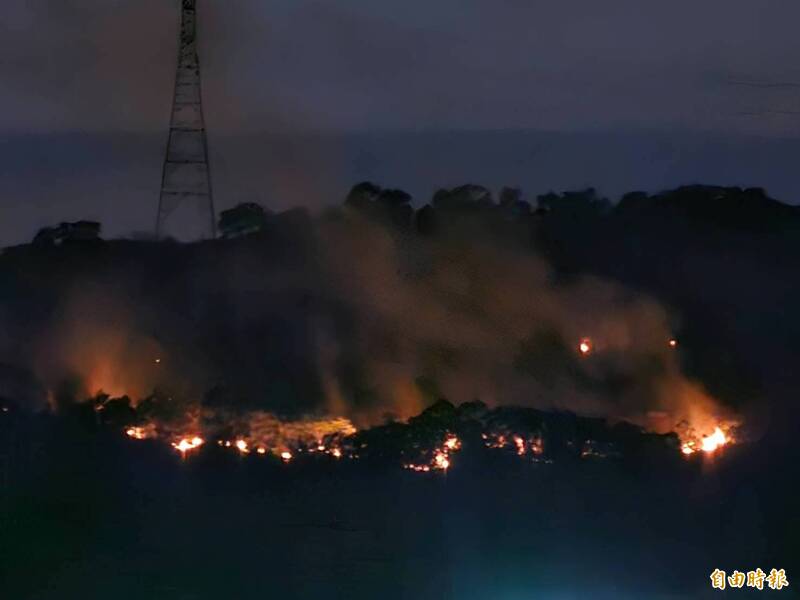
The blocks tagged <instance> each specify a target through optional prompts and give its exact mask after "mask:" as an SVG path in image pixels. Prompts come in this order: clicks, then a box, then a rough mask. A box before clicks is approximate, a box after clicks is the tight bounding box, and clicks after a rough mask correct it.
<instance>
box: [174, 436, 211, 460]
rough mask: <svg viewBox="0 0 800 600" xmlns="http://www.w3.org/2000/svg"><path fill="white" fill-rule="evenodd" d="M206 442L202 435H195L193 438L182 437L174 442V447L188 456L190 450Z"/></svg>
mask: <svg viewBox="0 0 800 600" xmlns="http://www.w3.org/2000/svg"><path fill="white" fill-rule="evenodd" d="M204 443H205V440H203V438H201V437H200V436H197V435H196V436H193V437H191V438H182V439H180V440H179V441H177V442H172V447H173V448H175V450H177V451H178V452H180V453H181V455H183V456H186V453H187V452H189V451H190V450H195V449H196V448H199V447H200V446H202V445H203V444H204Z"/></svg>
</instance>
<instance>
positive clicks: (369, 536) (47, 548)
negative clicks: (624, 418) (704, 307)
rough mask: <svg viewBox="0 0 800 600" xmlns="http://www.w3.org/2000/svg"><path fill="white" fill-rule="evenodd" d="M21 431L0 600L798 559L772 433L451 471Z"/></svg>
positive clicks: (505, 590) (462, 582) (692, 589)
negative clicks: (686, 448)
mask: <svg viewBox="0 0 800 600" xmlns="http://www.w3.org/2000/svg"><path fill="white" fill-rule="evenodd" d="M6 418H7V419H8V418H11V417H8V416H6ZM16 431H18V432H20V431H28V432H29V434H30V438H28V439H26V440H24V441H22V442H19V440H18V442H17V445H16V448H15V452H16V453H17V458H16V461H15V465H16V466H15V467H11V468H9V469H6V473H5V476H6V480H5V484H6V486H5V487H4V488H3V500H2V501H3V505H2V515H3V517H2V546H1V549H0V552H2V556H0V560H1V562H0V569H1V571H2V577H1V578H0V581H2V582H3V583H2V588H3V590H4V593H3V594H2V597H3V598H13V599H15V600H16V599H23V598H37V599H42V600H44V599H58V600H61V599H64V598H87V599H90V598H91V599H94V598H97V599H106V598H117V599H127V598H137V599H138V598H170V599H174V600H190V599H198V600H199V599H206V598H232V599H233V598H337V599H338V598H342V599H355V598H414V599H420V598H454V599H455V598H458V599H461V598H476V599H478V598H481V599H482V598H497V599H506V598H508V599H512V598H513V599H515V598H703V597H720V596H721V595H722V594H721V593H720V592H713V591H712V590H711V587H710V580H709V574H710V573H711V571H713V570H714V568H717V567H719V568H721V569H727V570H728V571H729V572H730V571H732V570H733V569H734V568H738V569H739V570H744V571H746V570H749V569H754V568H755V567H756V566H760V567H761V568H762V569H764V570H766V571H767V572H768V571H769V569H770V568H772V567H777V568H786V569H787V574H788V576H789V580H790V581H792V574H793V572H794V571H792V570H791V569H792V564H794V563H795V562H796V561H793V555H794V557H796V533H797V513H796V509H795V508H794V506H795V505H794V503H793V502H792V501H791V497H792V495H791V492H790V490H791V489H792V486H793V479H794V473H795V471H794V470H793V469H792V468H791V465H792V460H791V457H788V456H787V457H785V458H780V457H777V456H776V455H775V454H774V448H771V447H770V444H769V443H768V442H766V441H763V442H760V443H756V444H754V445H749V446H739V447H734V448H732V449H730V450H729V451H728V452H727V453H726V455H724V456H721V457H718V458H717V459H716V460H715V461H714V462H713V463H712V462H710V461H703V460H693V461H684V460H680V459H679V460H676V461H675V462H673V463H668V464H661V465H659V466H658V467H657V468H655V467H654V466H653V465H648V464H646V463H645V462H644V461H637V460H636V459H633V460H626V461H615V460H593V461H576V462H571V463H562V464H558V463H554V464H552V465H544V464H537V465H534V464H530V463H524V462H522V461H520V460H518V459H517V458H516V457H513V456H502V455H498V454H495V455H491V454H489V455H488V456H483V458H475V459H473V458H471V457H470V455H469V454H468V453H467V452H466V450H467V449H465V453H464V455H463V456H459V457H458V459H456V464H455V465H454V467H453V468H452V469H451V470H450V471H449V472H448V474H447V475H446V476H442V475H440V474H416V473H411V472H408V471H404V470H402V469H400V468H398V467H390V466H388V465H387V466H378V465H364V464H363V463H356V462H329V463H326V464H322V463H319V462H317V463H308V462H307V463H305V464H299V463H296V464H290V465H282V464H279V463H277V462H271V461H270V460H269V459H264V458H263V457H256V456H251V457H246V458H242V457H237V456H231V455H229V454H220V453H218V452H216V451H215V450H214V449H210V450H206V451H204V452H203V453H201V454H200V455H198V456H194V457H190V458H188V459H187V460H185V461H181V459H180V457H179V456H177V455H176V454H175V453H174V452H173V451H172V450H171V449H169V448H168V447H165V446H164V445H162V444H160V443H157V442H135V441H132V440H128V439H125V438H124V436H122V435H120V434H118V433H116V432H110V431H101V432H93V433H91V432H85V431H83V430H80V429H76V428H74V427H73V426H72V425H70V424H69V423H66V422H64V421H63V420H55V419H41V420H35V421H31V420H25V419H23V421H22V424H20V423H19V422H18V423H17V428H16ZM766 465H769V468H767V466H766ZM792 531H794V533H792ZM793 540H794V541H793ZM791 589H792V588H789V589H784V590H782V591H781V592H780V596H778V597H781V598H788V597H791V596H792V591H791ZM726 594H730V597H736V598H745V597H748V596H749V594H748V592H747V591H746V590H733V591H732V590H728V591H727V592H726ZM757 594H758V595H757V597H761V596H762V595H768V596H774V595H777V594H778V592H768V591H763V592H759V593H757Z"/></svg>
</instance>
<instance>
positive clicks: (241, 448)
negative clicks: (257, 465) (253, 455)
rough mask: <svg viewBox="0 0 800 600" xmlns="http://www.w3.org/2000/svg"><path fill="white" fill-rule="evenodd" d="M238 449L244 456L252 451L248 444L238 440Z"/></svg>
mask: <svg viewBox="0 0 800 600" xmlns="http://www.w3.org/2000/svg"><path fill="white" fill-rule="evenodd" d="M236 449H237V450H238V451H239V452H241V453H242V454H247V453H248V452H250V449H249V447H248V446H247V442H245V441H244V440H236Z"/></svg>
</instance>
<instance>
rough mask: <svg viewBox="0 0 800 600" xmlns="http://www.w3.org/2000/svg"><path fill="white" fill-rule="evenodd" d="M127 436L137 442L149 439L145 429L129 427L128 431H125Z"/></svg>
mask: <svg viewBox="0 0 800 600" xmlns="http://www.w3.org/2000/svg"><path fill="white" fill-rule="evenodd" d="M125 435H127V436H128V437H131V438H133V439H135V440H143V439H145V438H146V437H147V433H146V432H145V430H144V428H143V427H128V429H126V430H125Z"/></svg>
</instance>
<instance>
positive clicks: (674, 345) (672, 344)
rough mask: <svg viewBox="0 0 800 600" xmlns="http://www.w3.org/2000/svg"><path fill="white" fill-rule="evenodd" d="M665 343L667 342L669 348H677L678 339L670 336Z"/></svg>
mask: <svg viewBox="0 0 800 600" xmlns="http://www.w3.org/2000/svg"><path fill="white" fill-rule="evenodd" d="M667 343H668V344H669V347H670V348H677V347H678V340H676V339H675V338H671V339H670V340H669V342H667Z"/></svg>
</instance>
